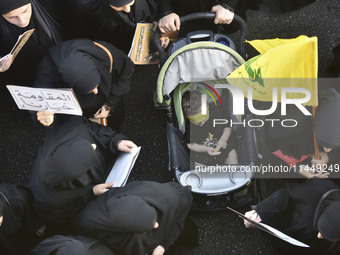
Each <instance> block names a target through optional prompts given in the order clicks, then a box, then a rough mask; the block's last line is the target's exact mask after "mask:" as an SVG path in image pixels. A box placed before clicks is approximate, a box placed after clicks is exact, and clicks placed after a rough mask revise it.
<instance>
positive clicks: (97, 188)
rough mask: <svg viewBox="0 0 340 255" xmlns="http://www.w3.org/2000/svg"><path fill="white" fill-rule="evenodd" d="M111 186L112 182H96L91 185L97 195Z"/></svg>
mask: <svg viewBox="0 0 340 255" xmlns="http://www.w3.org/2000/svg"><path fill="white" fill-rule="evenodd" d="M112 186H113V182H108V183H101V184H97V185H95V186H94V187H93V194H94V195H95V196H96V197H98V196H100V195H102V194H104V193H105V192H106V191H108V190H109V188H111V187H112Z"/></svg>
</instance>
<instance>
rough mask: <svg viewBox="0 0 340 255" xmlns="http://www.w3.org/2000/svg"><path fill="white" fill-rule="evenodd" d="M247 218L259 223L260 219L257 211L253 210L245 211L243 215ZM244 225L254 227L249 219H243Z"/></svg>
mask: <svg viewBox="0 0 340 255" xmlns="http://www.w3.org/2000/svg"><path fill="white" fill-rule="evenodd" d="M244 216H246V217H247V218H249V219H251V220H253V221H255V222H257V223H259V222H261V221H262V219H261V217H260V215H258V213H257V212H256V211H255V210H251V211H248V212H246V213H245V215H244ZM244 226H245V227H246V228H250V227H254V226H253V225H252V224H251V223H250V222H249V221H247V220H244Z"/></svg>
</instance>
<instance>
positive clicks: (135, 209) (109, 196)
mask: <svg viewBox="0 0 340 255" xmlns="http://www.w3.org/2000/svg"><path fill="white" fill-rule="evenodd" d="M191 200H192V195H191V192H190V189H189V188H188V187H182V186H180V185H179V184H178V183H163V184H161V183H156V182H149V181H144V182H137V181H135V182H131V183H128V184H127V185H126V186H125V187H122V188H114V189H111V190H109V191H108V192H106V193H104V194H103V195H101V196H100V197H98V198H97V199H96V200H93V201H92V202H91V203H90V204H89V205H88V206H87V207H86V208H85V209H84V210H83V211H82V212H81V213H80V214H79V215H78V216H77V217H75V218H74V219H73V221H72V226H73V228H74V229H75V230H76V232H78V233H81V234H86V235H91V236H93V237H95V238H98V239H100V240H102V241H104V242H105V243H106V244H107V245H108V246H109V247H110V248H112V249H113V250H114V251H117V252H118V253H119V254H129V255H145V254H146V253H148V252H152V250H153V249H154V248H156V247H157V246H158V245H161V246H163V247H164V248H165V249H167V248H168V247H169V246H170V245H172V244H173V243H174V242H175V240H176V239H177V238H178V236H179V234H180V232H181V231H182V229H183V226H184V221H185V218H186V216H187V214H188V212H189V209H190V206H191ZM155 221H157V222H158V223H159V227H158V228H156V229H153V226H154V222H155Z"/></svg>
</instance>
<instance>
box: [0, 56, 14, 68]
mask: <svg viewBox="0 0 340 255" xmlns="http://www.w3.org/2000/svg"><path fill="white" fill-rule="evenodd" d="M12 60H13V56H12V55H11V54H7V55H6V56H4V57H3V58H1V59H0V72H6V71H7V70H8V69H9V68H10V66H11V64H12V62H13V61H12Z"/></svg>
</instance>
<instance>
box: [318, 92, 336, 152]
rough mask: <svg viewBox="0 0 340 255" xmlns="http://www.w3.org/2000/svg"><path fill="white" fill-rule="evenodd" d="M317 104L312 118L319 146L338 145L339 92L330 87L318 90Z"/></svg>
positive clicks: (334, 146) (332, 146) (331, 146)
mask: <svg viewBox="0 0 340 255" xmlns="http://www.w3.org/2000/svg"><path fill="white" fill-rule="evenodd" d="M319 101H320V102H319V106H318V108H317V111H316V114H315V118H314V128H315V137H316V140H317V142H318V143H319V145H320V146H322V147H326V148H332V149H335V148H337V147H340V118H339V109H340V92H339V90H337V89H335V88H330V89H327V90H325V91H322V92H320V99H319Z"/></svg>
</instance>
